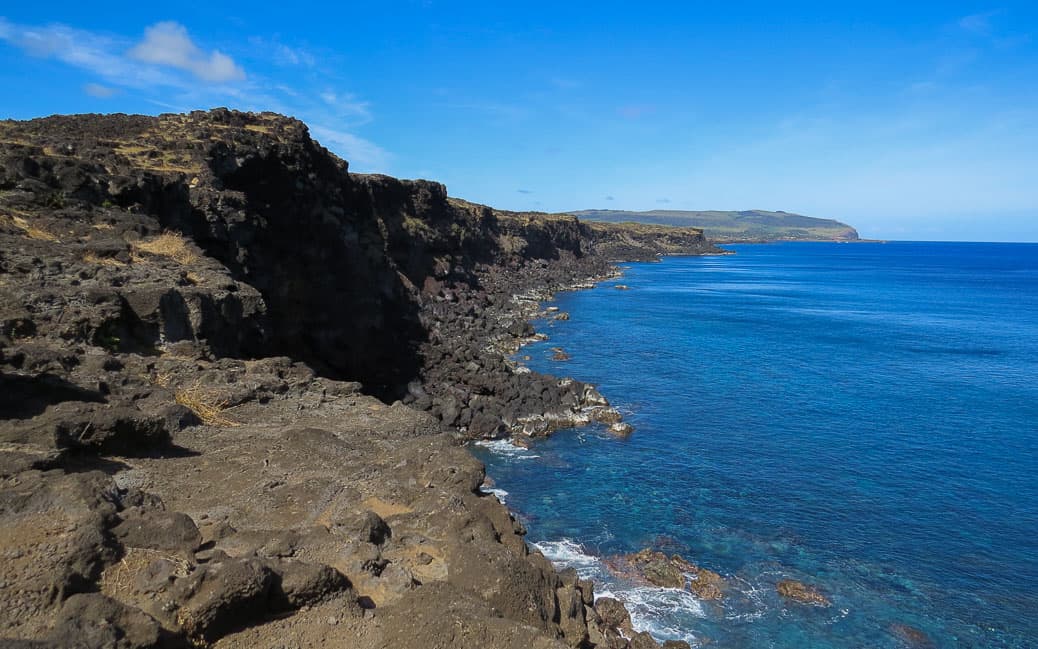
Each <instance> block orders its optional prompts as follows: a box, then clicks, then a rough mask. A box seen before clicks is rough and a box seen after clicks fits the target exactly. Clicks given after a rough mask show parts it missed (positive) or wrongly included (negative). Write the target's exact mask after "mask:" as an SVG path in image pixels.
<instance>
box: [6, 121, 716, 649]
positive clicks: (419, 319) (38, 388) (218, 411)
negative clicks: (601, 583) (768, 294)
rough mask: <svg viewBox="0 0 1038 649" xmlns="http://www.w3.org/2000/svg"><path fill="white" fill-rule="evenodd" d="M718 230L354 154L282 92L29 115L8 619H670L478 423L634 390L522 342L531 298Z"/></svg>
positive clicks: (520, 627)
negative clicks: (645, 605) (635, 606)
mask: <svg viewBox="0 0 1038 649" xmlns="http://www.w3.org/2000/svg"><path fill="white" fill-rule="evenodd" d="M714 252H718V251H717V250H716V249H715V248H713V247H712V246H711V245H710V244H708V243H707V242H706V241H705V240H704V239H703V236H702V232H701V231H698V230H695V229H688V228H685V229H667V228H659V229H653V228H637V229H625V228H622V227H616V226H606V225H590V224H585V223H583V222H581V221H579V220H578V219H576V218H574V217H557V216H548V215H538V214H518V213H508V212H502V211H497V210H493V209H491V208H489V207H485V206H481V205H475V204H472V203H468V202H465V201H461V200H458V199H454V198H450V197H448V196H447V192H446V189H445V188H444V187H443V185H440V184H438V183H433V182H428V181H404V180H397V179H394V178H389V177H385V176H365V175H357V174H351V173H349V171H348V166H347V163H346V162H345V161H343V160H340V159H339V158H337V157H335V156H334V155H332V154H330V153H329V152H328V151H326V150H325V149H324V148H322V147H321V146H320V145H319V144H317V143H316V142H314V141H313V140H312V139H311V138H310V136H309V133H308V131H307V128H306V126H305V125H304V124H302V123H301V122H299V121H297V120H293V119H290V118H286V117H282V116H279V115H273V114H248V113H239V112H234V111H228V110H223V109H220V110H214V111H209V112H196V113H191V114H188V115H163V116H160V117H144V116H127V115H110V116H96V115H84V116H70V117H51V118H46V119H39V120H32V121H29V122H11V121H6V122H0V415H2V418H0V520H2V522H3V525H0V548H2V549H3V550H2V551H3V553H4V559H3V562H2V564H0V600H2V604H0V638H3V639H4V640H3V642H4V643H5V646H7V645H10V646H25V647H44V646H82V647H95V646H96V647H100V646H118V647H174V646H187V645H213V646H220V647H239V646H240V647H262V646H271V647H274V646H279V647H280V646H283V645H284V644H285V643H286V642H289V643H290V644H295V645H299V646H303V645H306V646H318V647H386V646H393V647H398V646H399V647H517V648H518V647H531V646H532V647H556V646H557V647H563V646H570V647H577V646H583V647H593V646H602V647H626V646H628V645H629V644H630V645H631V646H654V643H653V644H646V643H651V642H652V640H651V638H647V637H645V636H644V635H634V636H632V638H633V639H632V640H630V641H629V640H627V639H625V638H624V637H622V636H621V633H620V631H619V625H621V621H618V620H612V618H611V617H610V616H609V615H602V614H600V612H599V610H598V608H596V604H595V599H594V595H593V585H592V584H590V583H587V582H583V581H581V580H579V579H577V577H576V575H575V574H573V573H572V572H570V573H565V572H564V573H562V574H559V573H556V571H555V570H554V569H553V568H552V567H551V565H550V564H549V563H548V562H547V561H546V560H545V559H544V558H543V557H542V556H541V555H540V554H538V553H535V552H533V553H531V552H530V551H529V549H528V548H527V546H526V544H525V543H524V541H523V538H522V536H523V533H524V530H523V529H522V526H521V525H520V524H518V523H517V522H516V521H515V520H514V519H513V518H512V517H511V516H510V515H509V514H508V512H507V510H506V509H505V508H504V507H503V506H502V505H501V504H500V503H498V502H497V500H496V499H495V498H494V497H492V496H485V495H483V494H482V493H481V492H480V489H479V487H480V485H481V484H482V482H483V478H484V475H483V469H482V467H481V465H480V464H479V463H478V462H477V461H475V460H474V459H473V458H472V457H471V456H470V455H469V454H468V452H467V451H466V450H465V449H464V448H463V447H461V446H460V443H461V442H462V441H464V439H468V438H474V437H492V436H503V435H509V434H527V435H536V434H547V433H549V432H551V431H552V430H554V429H555V428H558V427H561V426H566V425H576V424H579V423H582V422H583V421H586V420H588V418H589V417H594V416H599V415H600V416H603V417H606V418H612V417H613V416H614V415H612V414H611V413H609V412H608V410H609V409H608V402H606V401H605V399H604V398H603V397H602V396H601V395H599V394H598V393H597V392H596V391H595V390H594V388H593V386H588V385H584V384H582V383H580V382H578V381H572V380H568V379H557V378H555V377H550V376H545V375H540V374H537V373H534V372H524V371H519V368H516V367H515V366H514V364H513V363H512V362H511V361H510V360H509V359H508V354H509V352H510V351H513V350H514V349H515V348H516V346H517V345H518V344H519V342H520V341H521V340H522V339H523V338H524V337H527V336H529V335H531V334H532V330H530V328H529V325H528V324H527V323H526V322H525V317H526V316H527V315H528V314H529V313H530V309H531V308H532V307H531V306H530V305H531V304H535V303H536V300H537V298H538V297H543V296H545V295H546V294H548V293H549V292H551V291H555V290H559V289H562V288H566V287H569V286H573V285H575V284H579V283H581V282H586V281H588V278H593V277H601V276H603V275H605V274H607V273H608V272H610V268H611V266H610V262H611V261H614V260H618V259H650V258H654V257H655V256H656V255H659V254H675V253H684V254H702V253H714ZM589 413H590V414H589ZM595 413H599V415H596V414H595ZM610 610H613V609H610ZM627 635H628V636H631V634H630V633H628V634H627ZM634 642H641V643H642V644H638V645H635V644H633V643H634Z"/></svg>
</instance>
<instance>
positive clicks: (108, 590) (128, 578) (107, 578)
mask: <svg viewBox="0 0 1038 649" xmlns="http://www.w3.org/2000/svg"><path fill="white" fill-rule="evenodd" d="M159 559H164V560H166V561H168V562H170V563H171V564H173V574H175V575H176V576H177V577H186V576H187V574H188V573H189V572H191V564H190V563H188V562H187V561H186V560H184V559H183V558H182V557H178V556H177V555H175V554H169V553H168V552H163V551H162V550H151V549H147V548H127V550H126V554H125V555H123V559H122V561H120V562H119V563H117V564H115V565H114V566H110V567H108V568H106V569H105V571H104V572H103V573H101V591H102V592H104V593H105V594H107V595H126V594H128V593H131V592H133V591H134V590H135V588H134V584H133V582H134V578H136V576H137V575H139V574H141V573H142V572H143V571H144V570H145V569H146V568H147V567H148V566H149V565H151V563H152V562H154V561H158V560H159Z"/></svg>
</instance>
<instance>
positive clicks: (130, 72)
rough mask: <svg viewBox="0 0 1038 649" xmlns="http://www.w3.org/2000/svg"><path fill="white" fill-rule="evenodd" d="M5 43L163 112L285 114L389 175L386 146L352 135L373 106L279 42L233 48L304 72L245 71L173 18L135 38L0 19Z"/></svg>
mask: <svg viewBox="0 0 1038 649" xmlns="http://www.w3.org/2000/svg"><path fill="white" fill-rule="evenodd" d="M0 42H6V43H8V44H10V45H12V46H14V47H16V48H18V49H20V50H22V51H23V52H25V54H26V55H28V56H32V57H39V58H47V59H54V60H57V61H61V62H62V63H65V64H67V65H69V66H71V67H74V68H77V69H79V70H82V71H83V72H85V73H86V74H87V75H88V77H87V79H86V80H85V81H86V83H84V85H82V86H81V88H82V91H83V92H85V93H87V94H88V95H90V96H92V97H97V98H110V97H113V96H115V95H117V94H119V93H120V92H122V91H125V90H130V91H132V92H131V94H130V95H129V96H130V97H132V98H133V99H137V100H139V101H144V102H148V103H150V104H154V105H156V106H160V107H161V108H163V109H165V110H173V111H183V110H188V109H194V108H200V107H209V106H216V105H228V106H235V107H237V108H240V109H243V110H256V111H259V110H270V111H275V112H280V113H285V114H288V115H292V116H295V117H298V118H300V119H302V120H304V121H306V122H307V123H309V124H310V125H311V130H312V131H313V133H314V134H315V136H316V137H318V138H319V139H321V140H322V141H323V142H324V144H325V145H326V146H328V147H329V148H330V149H332V150H334V151H335V152H336V153H338V154H340V155H342V156H343V157H345V158H347V159H348V160H349V161H350V162H351V163H353V164H355V165H356V166H358V167H360V168H362V169H364V170H368V171H388V168H387V167H388V164H389V161H390V160H391V159H392V156H391V155H390V154H389V153H388V152H387V151H385V150H384V149H383V148H381V147H379V146H378V145H376V144H374V143H373V142H370V141H368V140H366V139H364V138H362V137H360V136H358V135H355V134H353V133H350V132H349V130H351V129H352V128H355V127H357V126H359V125H361V124H365V123H367V122H370V121H371V120H372V119H373V117H372V113H371V109H370V105H369V103H368V102H366V101H363V100H361V99H360V98H358V97H357V96H356V95H355V94H353V93H350V92H346V91H344V90H341V89H339V88H336V87H333V84H336V81H337V78H336V75H334V74H329V75H324V74H322V75H320V77H321V78H320V79H319V80H318V79H317V75H316V69H311V68H316V66H318V64H319V62H318V61H317V60H316V58H315V57H314V55H312V54H311V53H309V52H308V51H306V50H305V49H302V48H297V47H290V46H288V45H285V44H283V43H280V42H278V41H277V40H270V39H263V38H252V39H249V40H248V41H247V45H246V47H245V48H244V49H242V48H237V49H235V50H234V51H235V52H237V53H238V54H241V53H242V52H243V51H244V52H246V56H248V53H250V52H251V53H252V54H253V55H254V56H253V57H252V58H249V60H250V61H252V63H253V65H257V66H258V65H260V64H266V65H268V66H270V65H274V66H285V65H296V66H301V67H302V68H305V69H306V71H305V74H299V75H296V76H295V77H294V78H292V79H291V80H289V81H285V82H283V81H281V80H280V79H278V80H274V79H270V78H264V77H263V76H262V74H260V73H256V72H252V71H250V72H249V73H246V68H245V66H244V65H242V64H241V63H239V62H238V61H236V60H235V59H234V58H232V57H231V56H230V55H228V54H225V53H224V52H223V51H221V50H219V49H215V48H213V49H210V48H209V46H203V45H200V44H199V43H198V42H196V41H195V39H194V38H192V36H191V34H190V33H189V31H188V29H187V28H186V27H184V26H183V25H181V24H179V23H176V22H168V21H167V22H160V23H155V24H153V25H150V26H148V27H147V28H146V29H145V30H144V34H143V36H142V37H140V38H137V39H134V38H131V37H125V36H119V35H112V34H105V33H99V32H91V31H86V30H81V29H76V28H74V27H70V26H67V25H62V24H49V25H42V26H39V25H22V24H17V23H13V22H10V21H8V20H6V19H4V18H0ZM249 45H251V48H250V47H248V46H249ZM91 77H92V78H91ZM318 84H320V85H318Z"/></svg>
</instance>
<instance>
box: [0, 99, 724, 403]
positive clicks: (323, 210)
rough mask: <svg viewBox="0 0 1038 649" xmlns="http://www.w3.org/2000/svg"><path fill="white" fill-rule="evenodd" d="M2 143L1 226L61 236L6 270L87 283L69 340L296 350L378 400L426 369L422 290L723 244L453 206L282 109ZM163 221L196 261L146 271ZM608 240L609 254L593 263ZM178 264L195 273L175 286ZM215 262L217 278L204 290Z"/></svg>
mask: <svg viewBox="0 0 1038 649" xmlns="http://www.w3.org/2000/svg"><path fill="white" fill-rule="evenodd" d="M0 143H2V145H0V146H2V148H0V156H2V171H0V191H2V192H3V195H2V197H0V205H3V206H5V207H7V208H8V210H7V211H5V217H4V221H3V223H0V226H2V227H3V228H4V230H5V231H6V232H8V233H9V234H14V235H19V234H21V235H24V234H28V235H29V236H30V237H33V236H34V237H36V238H35V241H37V242H41V243H47V244H50V245H46V246H39V245H36V246H34V247H36V248H40V247H42V248H45V249H46V256H45V257H44V256H42V255H39V254H35V253H38V252H42V251H41V250H25V251H24V254H21V255H20V254H18V253H17V252H15V251H14V250H11V251H10V252H11V253H12V254H10V256H8V255H5V256H4V259H3V263H4V264H5V267H6V268H5V269H6V270H8V272H12V271H14V270H15V269H14V268H12V266H18V267H19V268H20V269H24V270H27V269H28V268H29V267H32V266H33V265H34V264H35V265H39V264H43V262H42V261H41V260H42V259H44V258H46V259H48V260H49V265H48V264H43V266H42V267H40V268H38V269H36V270H35V274H36V275H37V276H38V277H40V278H45V277H48V276H65V275H74V274H81V275H82V274H85V275H88V276H89V277H88V278H84V280H83V281H81V282H80V284H79V285H77V286H76V291H75V292H77V293H79V294H82V293H84V292H85V291H84V289H86V291H89V292H90V295H89V301H90V303H91V304H90V307H89V308H87V307H86V306H84V305H78V304H77V305H76V306H77V308H80V309H82V311H83V313H80V314H77V316H78V317H77V319H76V323H75V324H76V326H75V328H73V327H72V326H71V323H67V322H66V323H65V330H63V331H62V332H60V334H61V335H63V336H65V337H72V338H79V339H84V340H90V339H91V338H92V339H93V342H105V341H114V340H116V339H117V340H118V342H119V347H120V348H122V349H127V350H129V349H131V348H136V349H139V350H147V349H149V348H151V347H154V346H155V345H156V344H159V343H167V342H175V341H178V340H192V341H199V340H201V341H204V343H205V345H206V346H208V348H209V349H210V351H212V353H214V354H217V355H220V356H239V357H262V356H269V355H286V356H291V357H293V358H296V359H298V360H301V361H304V362H306V363H307V364H309V365H310V366H311V367H313V368H314V369H316V370H317V371H318V372H319V373H321V374H323V375H326V376H329V377H333V378H349V379H351V380H359V381H361V382H362V383H363V384H364V385H365V386H367V388H368V389H370V390H372V391H375V392H377V393H382V394H386V395H390V394H393V393H395V394H396V395H398V396H399V395H402V394H403V393H404V392H403V390H402V388H403V386H405V385H406V384H407V383H408V382H410V381H412V380H414V379H415V378H416V377H417V376H418V374H419V370H420V368H421V367H422V365H423V359H422V357H421V354H420V351H419V347H420V345H421V344H422V343H423V342H425V341H426V340H427V331H428V328H429V323H428V322H425V323H423V318H422V317H421V313H420V312H421V309H422V305H423V300H422V298H421V296H420V292H421V289H422V288H423V287H428V286H433V287H438V286H442V285H454V284H461V285H463V286H465V287H472V286H475V285H476V284H477V283H478V281H477V279H476V275H475V271H476V269H477V268H478V267H484V266H486V265H488V264H489V265H491V267H504V268H511V269H515V268H520V267H525V266H527V265H528V264H530V263H531V262H533V261H537V260H551V261H553V262H556V264H555V265H556V266H557V268H555V269H554V272H556V273H557V274H558V276H559V277H560V278H562V279H563V280H564V279H566V278H567V277H568V276H570V275H586V274H589V273H592V272H594V271H601V270H602V269H603V268H604V267H603V266H602V258H605V257H607V256H608V257H617V256H619V255H622V256H625V257H627V258H651V257H653V256H654V255H655V254H657V253H660V252H679V251H683V252H704V251H709V250H711V247H710V246H709V245H708V244H706V243H705V242H704V241H703V239H702V236H701V233H699V232H698V231H696V230H689V229H685V230H681V229H665V228H660V229H658V232H653V231H651V228H648V229H646V228H641V229H637V230H634V231H630V232H626V231H624V230H623V229H619V228H616V227H615V226H604V225H601V224H597V225H595V226H587V225H584V224H581V223H579V222H578V221H577V220H576V219H575V218H573V217H549V216H547V215H531V214H514V213H506V212H498V211H494V210H491V209H489V208H486V207H484V206H480V205H474V204H471V203H466V202H464V201H457V200H453V199H448V197H447V193H446V189H445V188H444V186H443V185H440V184H438V183H433V182H428V181H402V180H397V179H394V178H389V177H386V176H358V175H351V174H349V173H348V171H347V163H346V162H344V161H342V160H340V159H338V158H336V157H335V156H333V155H332V154H330V153H328V151H327V150H325V149H324V148H323V147H321V146H320V145H318V144H317V143H316V142H314V141H313V140H311V139H310V137H309V134H308V131H307V129H306V127H305V125H303V124H302V123H301V122H298V121H296V120H293V119H289V118H285V117H280V116H277V115H272V114H261V115H254V114H246V113H237V112H232V111H227V110H215V111H211V112H207V113H191V114H190V115H164V116H161V117H157V118H151V117H142V116H121V115H117V116H93V115H86V116H75V117H52V118H46V119H40V120H33V121H31V122H3V123H0ZM19 215H20V216H19ZM26 227H28V228H30V230H26V229H25V228H26ZM19 230H22V232H19ZM163 230H171V231H173V232H175V233H178V234H181V235H183V236H184V237H185V239H186V240H187V242H188V245H189V247H190V249H191V250H192V251H194V250H196V247H197V253H198V254H199V259H198V261H197V262H194V263H182V264H180V265H181V266H182V268H180V269H174V268H170V264H161V268H157V269H154V268H153V269H150V270H154V271H155V272H150V273H149V272H146V271H147V270H149V269H146V268H142V266H141V265H140V264H137V265H134V264H132V263H131V262H132V261H133V260H134V258H135V249H134V247H133V245H132V244H133V241H134V240H147V239H149V238H151V237H155V236H156V235H158V234H159V233H160V232H162V231H163ZM663 232H666V235H665V236H664V234H661V233H663ZM48 238H50V240H49V241H48ZM664 240H666V242H665V244H663V245H661V242H664ZM56 244H60V245H56ZM598 248H601V250H602V252H603V253H605V252H606V251H608V252H609V254H599V255H597V256H595V261H594V262H592V261H591V260H590V259H589V257H591V256H592V253H595V252H596V250H597V249H598ZM56 252H58V253H59V254H61V253H64V256H65V257H66V259H64V260H62V267H61V268H60V269H57V268H55V267H54V263H55V253H56ZM137 252H138V254H139V250H138V251H137ZM84 258H85V259H90V260H92V261H91V262H84ZM34 260H35V261H34ZM151 261H152V262H156V261H162V260H156V259H151ZM99 263H100V266H99ZM119 264H123V265H124V266H127V267H126V268H120V267H119V266H118V265H119ZM130 266H133V267H132V268H130ZM116 270H118V271H119V272H116ZM171 270H179V271H181V272H180V273H179V274H180V275H181V278H180V279H181V280H183V281H179V280H178V281H175V282H170V281H169V280H172V279H175V276H172V277H171V275H173V274H172V273H170V272H169V271H171ZM210 270H211V271H214V272H216V273H219V274H220V275H221V276H222V277H221V278H220V279H219V280H215V281H213V282H202V283H199V282H198V281H197V279H198V278H199V277H203V278H204V275H203V272H204V271H210ZM99 275H100V276H101V277H98V276H99ZM94 280H97V281H94ZM171 283H172V284H173V285H172V286H171V285H170V284H171ZM49 284H50V282H46V281H42V282H38V283H37V286H35V287H31V286H30V287H25V289H23V296H24V290H26V289H27V290H28V291H30V292H32V291H33V290H34V289H36V290H35V292H37V293H41V294H40V295H34V296H33V297H35V298H36V300H41V299H46V298H47V297H52V296H47V295H43V294H42V293H43V289H45V288H46V289H51V290H53V287H52V286H49ZM209 284H216V286H208V285H209ZM513 284H516V286H517V285H518V284H517V283H515V282H513ZM200 286H207V288H208V290H201V289H200V288H199V287H200ZM516 286H512V287H504V288H506V289H507V288H515V287H516ZM257 293H258V294H257ZM68 301H69V300H67V299H66V302H68ZM76 301H77V302H81V301H82V300H81V299H80V300H76ZM18 302H19V300H14V299H9V300H5V304H7V305H8V306H10V307H11V308H10V309H8V310H7V313H5V314H4V315H5V321H6V322H7V325H6V327H7V328H10V329H11V330H12V331H15V330H17V329H18V327H21V328H23V329H24V328H25V327H32V326H40V325H41V323H40V322H39V321H38V320H37V319H35V318H28V319H26V318H24V317H22V316H24V315H25V313H24V312H23V311H24V308H25V307H28V308H29V309H30V311H32V312H36V313H38V312H39V310H40V307H41V305H38V304H33V303H30V304H28V305H26V304H24V303H23V304H21V305H19V304H18ZM23 302H24V300H23ZM47 306H50V307H51V308H52V309H53V308H56V306H55V305H53V304H49V305H47ZM19 309H23V310H22V311H19ZM44 327H45V328H46V325H44Z"/></svg>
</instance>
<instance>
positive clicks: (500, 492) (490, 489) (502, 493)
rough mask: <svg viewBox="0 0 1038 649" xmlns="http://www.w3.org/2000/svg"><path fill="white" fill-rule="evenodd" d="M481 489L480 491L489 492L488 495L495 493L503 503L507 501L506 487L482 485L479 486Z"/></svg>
mask: <svg viewBox="0 0 1038 649" xmlns="http://www.w3.org/2000/svg"><path fill="white" fill-rule="evenodd" d="M479 491H480V493H484V494H487V495H488V496H489V495H490V494H494V495H495V496H497V499H498V500H500V501H501V502H502V503H503V502H505V496H507V495H508V492H507V491H505V490H504V489H498V488H496V487H487V486H481V487H480V488H479Z"/></svg>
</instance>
